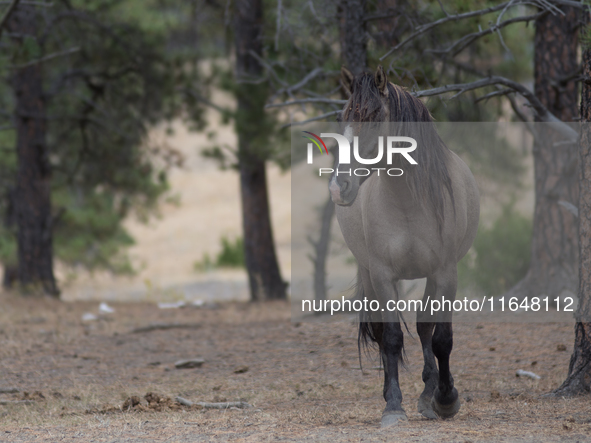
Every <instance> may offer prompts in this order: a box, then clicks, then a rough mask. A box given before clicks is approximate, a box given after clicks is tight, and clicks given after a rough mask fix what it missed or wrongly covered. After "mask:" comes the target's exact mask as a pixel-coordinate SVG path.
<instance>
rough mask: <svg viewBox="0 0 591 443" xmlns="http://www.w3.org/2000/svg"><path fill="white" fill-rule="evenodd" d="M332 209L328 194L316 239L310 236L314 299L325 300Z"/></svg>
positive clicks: (332, 205)
mask: <svg viewBox="0 0 591 443" xmlns="http://www.w3.org/2000/svg"><path fill="white" fill-rule="evenodd" d="M334 209H335V208H334V203H333V202H332V198H331V197H330V196H329V197H328V199H327V200H326V203H325V204H324V207H323V208H322V216H321V219H320V236H319V237H318V240H317V241H316V240H314V239H312V238H310V243H312V245H313V246H314V256H312V257H310V258H311V260H312V263H314V298H315V299H316V300H326V293H327V287H326V260H327V258H328V251H329V247H330V228H331V225H332V219H333V218H334Z"/></svg>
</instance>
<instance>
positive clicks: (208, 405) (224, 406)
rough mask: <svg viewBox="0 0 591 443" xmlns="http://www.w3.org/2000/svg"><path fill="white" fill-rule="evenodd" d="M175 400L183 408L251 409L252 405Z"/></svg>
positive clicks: (179, 398) (241, 402)
mask: <svg viewBox="0 0 591 443" xmlns="http://www.w3.org/2000/svg"><path fill="white" fill-rule="evenodd" d="M175 400H176V401H177V402H179V403H180V404H181V405H183V406H201V407H202V408H204V409H228V408H239V409H247V408H252V405H250V404H248V403H246V402H245V401H226V402H222V403H208V402H204V401H198V402H192V401H191V400H187V399H186V398H183V397H176V398H175Z"/></svg>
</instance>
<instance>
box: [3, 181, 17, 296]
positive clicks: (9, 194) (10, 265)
mask: <svg viewBox="0 0 591 443" xmlns="http://www.w3.org/2000/svg"><path fill="white" fill-rule="evenodd" d="M5 198H6V212H5V214H4V229H6V231H7V232H10V233H11V234H14V235H15V237H16V213H15V207H14V206H15V189H14V188H13V187H12V186H11V187H10V188H9V189H8V190H7V191H6V197H5ZM17 263H18V261H16V257H15V261H14V262H12V261H7V262H5V263H2V265H3V267H4V275H3V277H2V287H3V288H5V289H12V287H13V286H14V284H15V283H16V282H17V281H18V265H17Z"/></svg>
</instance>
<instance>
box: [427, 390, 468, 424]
mask: <svg viewBox="0 0 591 443" xmlns="http://www.w3.org/2000/svg"><path fill="white" fill-rule="evenodd" d="M437 397H440V395H439V390H438V389H437V390H435V394H434V395H433V399H432V400H431V407H432V408H433V411H435V413H436V414H437V415H438V416H439V417H440V418H443V419H446V418H452V417H453V416H454V415H456V414H457V413H458V411H459V410H460V406H461V404H460V398H459V397H458V391H457V390H456V388H453V391H452V392H451V395H450V397H451V402H450V403H447V402H445V403H439V402H438V401H437Z"/></svg>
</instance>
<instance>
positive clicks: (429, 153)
mask: <svg viewBox="0 0 591 443" xmlns="http://www.w3.org/2000/svg"><path fill="white" fill-rule="evenodd" d="M388 99H389V100H388V101H389V113H390V116H389V119H387V117H388V116H387V113H386V110H385V109H384V106H383V104H382V96H381V93H380V91H379V90H378V87H377V86H376V83H375V80H374V76H373V75H372V74H369V73H364V74H361V75H359V76H357V77H355V80H354V82H353V85H352V93H351V98H350V99H349V101H348V102H347V104H346V106H345V109H344V110H343V114H342V120H343V121H349V122H351V121H355V122H385V121H388V120H389V121H391V122H399V123H403V124H402V125H397V132H399V133H400V135H405V136H411V137H413V138H414V139H415V140H417V141H418V143H419V146H418V147H417V149H416V150H415V151H414V152H413V153H412V156H413V158H414V159H415V160H416V161H417V163H418V165H417V166H415V167H413V168H407V167H405V168H404V169H405V175H406V177H407V183H408V186H409V188H410V191H411V193H412V195H413V197H414V198H415V199H417V200H418V201H421V202H425V203H428V204H430V205H431V207H432V208H434V212H435V216H436V217H437V221H438V222H439V226H440V227H441V226H442V222H443V214H444V204H445V200H446V195H445V194H446V193H445V192H444V188H445V190H447V194H448V195H449V198H450V201H451V203H452V207H453V208H454V211H455V205H454V196H453V190H452V186H451V179H450V177H449V172H448V170H447V165H446V159H447V157H448V155H449V154H450V151H449V149H448V148H447V146H446V145H445V143H443V140H441V138H440V137H439V134H438V133H437V131H436V129H435V125H434V124H433V118H432V117H431V114H430V113H429V110H428V109H427V107H426V106H425V104H424V103H423V102H422V101H421V100H419V99H418V98H416V97H414V96H413V95H411V94H410V93H409V92H408V91H406V90H405V89H404V88H402V87H400V86H397V85H394V84H392V83H388ZM415 122H420V123H424V124H420V125H413V124H408V125H404V123H415ZM407 171H408V172H409V173H408V174H407V173H406V172H407ZM442 185H443V186H442Z"/></svg>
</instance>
